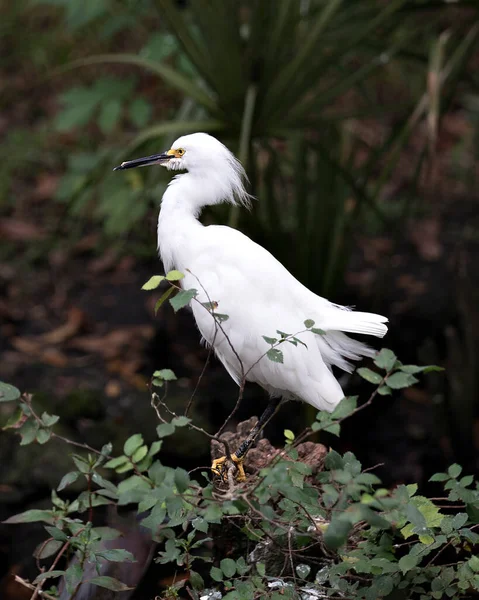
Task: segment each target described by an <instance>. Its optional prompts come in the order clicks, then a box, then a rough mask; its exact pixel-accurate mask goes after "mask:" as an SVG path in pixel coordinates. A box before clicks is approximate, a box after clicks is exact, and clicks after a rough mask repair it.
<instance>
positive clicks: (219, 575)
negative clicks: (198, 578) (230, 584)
mask: <svg viewBox="0 0 479 600" xmlns="http://www.w3.org/2000/svg"><path fill="white" fill-rule="evenodd" d="M210 575H211V579H213V580H214V581H218V582H220V581H223V571H222V570H221V569H218V567H211V571H210Z"/></svg>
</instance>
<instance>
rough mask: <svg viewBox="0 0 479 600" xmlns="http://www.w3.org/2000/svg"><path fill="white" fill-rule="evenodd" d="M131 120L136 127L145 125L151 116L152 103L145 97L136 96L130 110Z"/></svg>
mask: <svg viewBox="0 0 479 600" xmlns="http://www.w3.org/2000/svg"><path fill="white" fill-rule="evenodd" d="M128 113H129V116H130V120H131V122H132V123H133V125H135V127H138V128H141V127H145V126H146V125H147V123H148V122H149V120H150V118H151V113H152V108H151V104H150V103H149V102H147V101H146V100H145V99H144V98H140V97H138V98H135V99H134V100H133V102H132V103H131V104H130V107H129V110H128Z"/></svg>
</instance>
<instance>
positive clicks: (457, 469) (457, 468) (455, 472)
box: [447, 463, 462, 479]
mask: <svg viewBox="0 0 479 600" xmlns="http://www.w3.org/2000/svg"><path fill="white" fill-rule="evenodd" d="M447 472H448V473H449V477H452V478H453V479H457V478H458V477H459V475H460V474H461V473H462V467H461V465H458V464H457V463H454V464H453V465H451V466H450V467H449V469H448V470H447Z"/></svg>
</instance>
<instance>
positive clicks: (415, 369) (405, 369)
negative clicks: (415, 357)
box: [399, 365, 444, 375]
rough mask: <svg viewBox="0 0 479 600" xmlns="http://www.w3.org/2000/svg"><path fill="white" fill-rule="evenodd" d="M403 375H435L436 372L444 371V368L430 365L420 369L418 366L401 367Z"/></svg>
mask: <svg viewBox="0 0 479 600" xmlns="http://www.w3.org/2000/svg"><path fill="white" fill-rule="evenodd" d="M399 370H400V371H403V373H409V374H411V375H415V374H416V373H433V372H435V371H437V372H439V371H444V369H443V368H442V367H436V366H435V365H428V366H426V367H418V366H417V365H401V366H400V367H399Z"/></svg>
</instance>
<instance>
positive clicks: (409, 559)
mask: <svg viewBox="0 0 479 600" xmlns="http://www.w3.org/2000/svg"><path fill="white" fill-rule="evenodd" d="M418 562H419V558H418V557H417V556H414V555H411V554H406V556H403V557H401V558H400V559H399V563H398V564H399V568H400V569H401V571H402V573H403V575H404V574H405V573H407V572H408V571H410V570H411V569H414V567H416V566H417V564H418Z"/></svg>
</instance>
